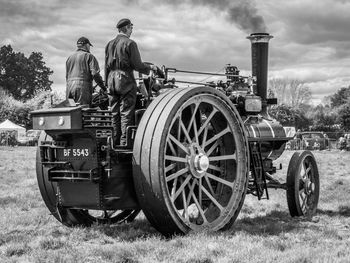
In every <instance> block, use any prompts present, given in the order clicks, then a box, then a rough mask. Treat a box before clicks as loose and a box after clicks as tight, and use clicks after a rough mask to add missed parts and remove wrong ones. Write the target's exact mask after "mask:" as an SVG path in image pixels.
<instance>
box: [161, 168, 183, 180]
mask: <svg viewBox="0 0 350 263" xmlns="http://www.w3.org/2000/svg"><path fill="white" fill-rule="evenodd" d="M187 172H188V168H187V167H185V168H183V169H181V170H179V171H177V172H176V173H173V174H170V175H168V176H167V177H166V178H165V180H166V182H169V181H171V180H174V179H175V178H178V177H179V176H181V175H183V174H185V173H187Z"/></svg>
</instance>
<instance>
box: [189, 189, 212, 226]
mask: <svg viewBox="0 0 350 263" xmlns="http://www.w3.org/2000/svg"><path fill="white" fill-rule="evenodd" d="M192 199H193V201H194V202H195V204H196V206H197V209H198V211H199V213H200V214H201V216H202V219H203V221H204V223H205V224H207V223H208V220H207V218H206V217H205V213H204V211H203V209H202V207H201V206H200V204H199V202H198V200H197V198H196V196H195V194H194V193H192Z"/></svg>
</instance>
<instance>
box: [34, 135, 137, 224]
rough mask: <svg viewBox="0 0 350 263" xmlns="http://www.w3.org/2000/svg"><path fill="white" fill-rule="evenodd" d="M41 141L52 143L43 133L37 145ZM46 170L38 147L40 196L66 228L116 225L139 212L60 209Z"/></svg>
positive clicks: (53, 184) (55, 192)
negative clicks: (96, 224) (97, 224)
mask: <svg viewBox="0 0 350 263" xmlns="http://www.w3.org/2000/svg"><path fill="white" fill-rule="evenodd" d="M42 141H52V138H51V137H50V136H49V135H47V134H46V133H45V132H42V133H41V135H40V139H39V141H38V145H40V143H41V142H42ZM47 169H48V168H45V166H44V165H43V164H42V163H41V158H40V147H38V149H37V154H36V173H37V180H38V185H39V189H40V193H41V196H42V198H43V200H44V202H45V205H46V206H47V208H48V209H49V210H50V212H51V214H52V215H53V216H54V217H55V218H56V219H57V220H58V221H60V222H61V223H62V224H64V225H66V226H75V225H83V226H90V225H91V224H93V223H99V224H116V223H121V222H124V221H127V222H131V221H132V220H133V219H134V218H135V217H136V216H137V215H138V213H139V212H140V210H132V209H128V210H107V211H100V210H87V209H68V208H64V207H60V206H58V205H57V204H58V203H57V198H58V197H57V183H55V182H51V181H49V180H48V173H47Z"/></svg>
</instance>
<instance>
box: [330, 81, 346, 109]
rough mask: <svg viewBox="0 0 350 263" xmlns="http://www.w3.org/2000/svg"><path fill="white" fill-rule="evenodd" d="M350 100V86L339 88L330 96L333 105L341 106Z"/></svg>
mask: <svg viewBox="0 0 350 263" xmlns="http://www.w3.org/2000/svg"><path fill="white" fill-rule="evenodd" d="M349 100H350V86H349V87H347V88H341V89H339V90H338V91H337V92H336V93H335V94H334V95H332V96H330V101H331V107H333V108H335V107H339V106H341V105H344V104H346V103H347V102H349Z"/></svg>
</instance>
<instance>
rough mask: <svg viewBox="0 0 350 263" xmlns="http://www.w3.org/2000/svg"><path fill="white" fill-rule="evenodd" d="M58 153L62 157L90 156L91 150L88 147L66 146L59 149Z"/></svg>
mask: <svg viewBox="0 0 350 263" xmlns="http://www.w3.org/2000/svg"><path fill="white" fill-rule="evenodd" d="M59 155H60V156H61V157H63V158H76V157H80V158H84V157H90V155H91V150H90V149H89V148H67V149H61V150H60V154H59Z"/></svg>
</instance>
